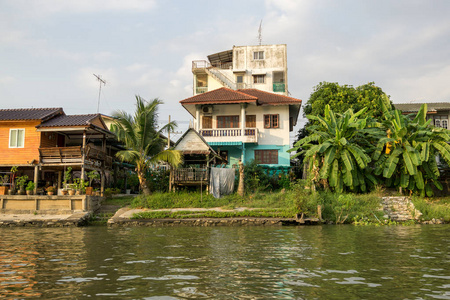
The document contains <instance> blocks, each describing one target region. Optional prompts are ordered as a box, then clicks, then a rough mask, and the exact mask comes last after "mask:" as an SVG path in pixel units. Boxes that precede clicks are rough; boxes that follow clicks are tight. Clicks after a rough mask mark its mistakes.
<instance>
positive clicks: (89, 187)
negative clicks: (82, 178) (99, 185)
mask: <svg viewBox="0 0 450 300" xmlns="http://www.w3.org/2000/svg"><path fill="white" fill-rule="evenodd" d="M93 192H94V188H93V187H91V186H88V187H87V188H86V195H88V196H90V195H93Z"/></svg>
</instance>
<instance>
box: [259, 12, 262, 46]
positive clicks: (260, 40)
mask: <svg viewBox="0 0 450 300" xmlns="http://www.w3.org/2000/svg"><path fill="white" fill-rule="evenodd" d="M258 41H259V45H260V46H261V43H262V19H261V22H259V29H258Z"/></svg>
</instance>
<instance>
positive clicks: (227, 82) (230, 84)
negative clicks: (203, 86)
mask: <svg viewBox="0 0 450 300" xmlns="http://www.w3.org/2000/svg"><path fill="white" fill-rule="evenodd" d="M205 71H206V73H207V74H209V75H210V76H211V77H213V78H214V79H216V80H217V81H219V82H220V83H222V84H223V85H224V86H225V87H227V88H229V89H232V90H237V87H236V83H235V82H234V81H233V80H232V79H230V78H229V77H228V76H226V75H225V74H223V73H222V72H221V71H220V70H219V69H217V68H214V67H209V68H206V69H205Z"/></svg>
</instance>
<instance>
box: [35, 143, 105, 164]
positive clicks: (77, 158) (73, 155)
mask: <svg viewBox="0 0 450 300" xmlns="http://www.w3.org/2000/svg"><path fill="white" fill-rule="evenodd" d="M39 157H40V162H41V163H42V164H45V165H64V164H67V165H70V164H81V163H82V162H83V149H82V147H81V146H73V147H49V148H39ZM102 163H104V165H105V167H107V168H111V167H112V157H111V156H108V155H107V154H106V152H104V151H101V150H98V149H95V148H92V147H86V155H85V164H90V165H93V166H95V167H101V165H102Z"/></svg>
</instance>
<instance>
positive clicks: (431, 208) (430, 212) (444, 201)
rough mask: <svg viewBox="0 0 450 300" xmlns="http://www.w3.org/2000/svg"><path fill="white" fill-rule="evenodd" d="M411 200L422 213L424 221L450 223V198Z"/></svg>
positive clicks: (416, 198)
mask: <svg viewBox="0 0 450 300" xmlns="http://www.w3.org/2000/svg"><path fill="white" fill-rule="evenodd" d="M411 200H412V202H413V203H414V206H415V207H416V209H417V210H419V211H420V212H421V213H422V216H421V219H422V220H427V221H429V220H432V219H442V220H444V221H445V222H450V197H442V198H420V197H413V198H412V199H411Z"/></svg>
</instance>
